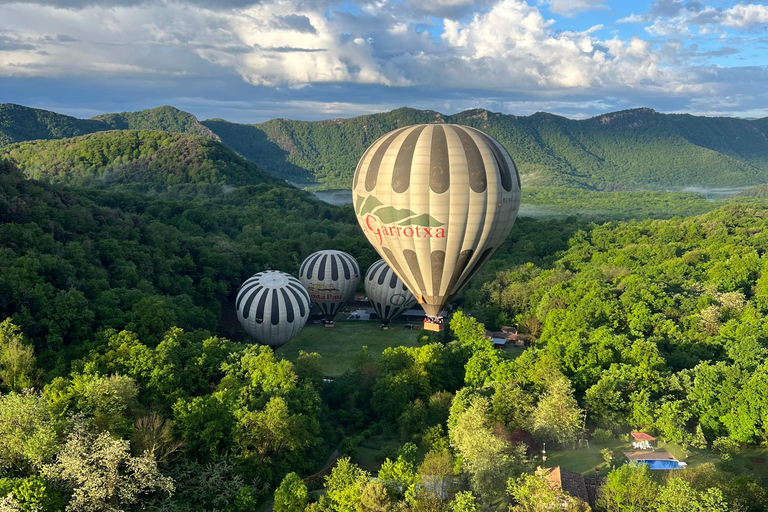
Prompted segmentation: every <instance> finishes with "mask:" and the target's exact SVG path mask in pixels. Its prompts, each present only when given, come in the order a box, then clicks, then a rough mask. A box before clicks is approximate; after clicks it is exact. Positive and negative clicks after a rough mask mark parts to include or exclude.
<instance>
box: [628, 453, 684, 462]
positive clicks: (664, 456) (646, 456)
mask: <svg viewBox="0 0 768 512" xmlns="http://www.w3.org/2000/svg"><path fill="white" fill-rule="evenodd" d="M624 455H625V456H626V457H627V458H628V459H629V460H674V461H677V459H676V458H675V457H674V456H673V455H672V454H671V453H667V452H624Z"/></svg>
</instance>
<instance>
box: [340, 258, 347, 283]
mask: <svg viewBox="0 0 768 512" xmlns="http://www.w3.org/2000/svg"><path fill="white" fill-rule="evenodd" d="M339 260H340V261H341V267H342V268H343V269H344V279H349V275H350V273H349V266H348V265H347V258H345V257H344V255H340V256H339Z"/></svg>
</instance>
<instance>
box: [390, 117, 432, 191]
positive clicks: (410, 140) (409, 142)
mask: <svg viewBox="0 0 768 512" xmlns="http://www.w3.org/2000/svg"><path fill="white" fill-rule="evenodd" d="M425 128H426V126H419V127H418V128H415V129H414V130H412V131H411V133H409V134H408V136H407V137H406V138H405V140H404V141H403V144H402V145H401V146H400V150H399V151H398V152H397V158H396V159H395V168H394V170H393V171H392V190H394V191H395V192H397V193H398V194H402V193H403V192H405V191H406V190H408V187H410V186H411V164H412V163H413V152H414V150H415V149H416V143H417V142H418V141H419V137H420V136H421V132H423V131H424V129H425Z"/></svg>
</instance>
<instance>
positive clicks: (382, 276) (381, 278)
mask: <svg viewBox="0 0 768 512" xmlns="http://www.w3.org/2000/svg"><path fill="white" fill-rule="evenodd" d="M378 273H379V278H378V279H377V280H376V282H377V283H378V284H379V285H382V284H384V280H385V279H386V278H387V273H386V272H384V271H383V270H379V271H378Z"/></svg>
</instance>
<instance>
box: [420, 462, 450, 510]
mask: <svg viewBox="0 0 768 512" xmlns="http://www.w3.org/2000/svg"><path fill="white" fill-rule="evenodd" d="M455 467H456V465H455V461H454V460H453V456H452V455H451V453H450V452H449V451H448V450H440V451H434V450H433V451H429V452H427V454H426V455H425V456H424V461H423V462H422V463H421V465H420V466H419V470H418V474H419V478H420V479H421V481H422V483H423V484H424V487H426V488H427V489H428V490H429V491H430V492H431V493H432V494H434V495H435V496H436V497H438V498H440V499H441V500H442V499H444V497H446V496H450V495H451V492H452V491H453V489H454V487H455V483H454V478H455V477H454V474H455Z"/></svg>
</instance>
